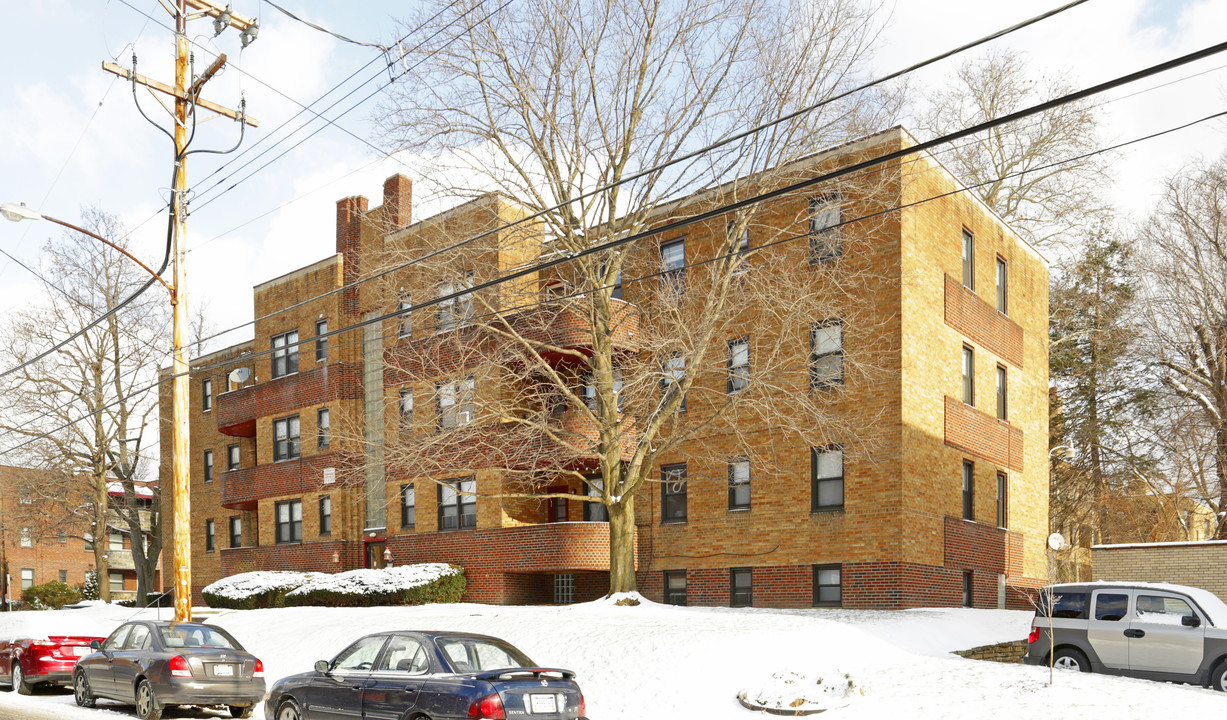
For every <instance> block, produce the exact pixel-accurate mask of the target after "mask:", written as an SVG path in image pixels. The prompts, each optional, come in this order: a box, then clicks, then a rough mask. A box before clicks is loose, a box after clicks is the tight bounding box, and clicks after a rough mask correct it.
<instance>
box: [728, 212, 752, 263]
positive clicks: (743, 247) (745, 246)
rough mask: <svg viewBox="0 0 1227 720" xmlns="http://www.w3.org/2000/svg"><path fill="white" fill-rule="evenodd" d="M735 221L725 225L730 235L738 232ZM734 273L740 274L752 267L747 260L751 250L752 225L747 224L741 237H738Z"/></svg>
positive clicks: (734, 257)
mask: <svg viewBox="0 0 1227 720" xmlns="http://www.w3.org/2000/svg"><path fill="white" fill-rule="evenodd" d="M735 225H736V224H735V223H729V224H728V225H727V226H726V227H725V232H726V233H727V234H728V235H730V236H731V235H733V233H735V232H737V228H736V226H735ZM733 252H734V256H733V274H734V275H740V274H741V273H744V272H745V271H747V270H749V269H750V264H749V263H748V262H746V255H747V254H748V253H749V252H750V226H749V225H746V227H745V229H743V230H742V231H741V237H739V238H737V246H736V248H734V250H733Z"/></svg>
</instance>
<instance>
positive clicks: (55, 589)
mask: <svg viewBox="0 0 1227 720" xmlns="http://www.w3.org/2000/svg"><path fill="white" fill-rule="evenodd" d="M21 595H22V600H24V601H25V602H27V603H29V604H30V607H32V608H34V609H35V610H46V609H48V608H50V609H52V610H59V609H60V608H62V607H64V606H65V605H70V604H72V603H75V602H77V601H78V600H80V599H81V588H79V587H75V586H73V585H69V584H68V583H62V582H60V581H59V580H52V581H51V582H49V583H43V584H42V585H31V586H30V587H28V588H26V589H25V590H24V591H23V592H22V594H21Z"/></svg>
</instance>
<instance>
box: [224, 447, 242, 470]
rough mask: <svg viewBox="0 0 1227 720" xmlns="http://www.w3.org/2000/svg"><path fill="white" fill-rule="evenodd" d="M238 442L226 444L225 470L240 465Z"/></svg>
mask: <svg viewBox="0 0 1227 720" xmlns="http://www.w3.org/2000/svg"><path fill="white" fill-rule="evenodd" d="M241 457H242V456H241V455H240V453H239V444H238V443H234V444H233V445H227V446H226V470H238V469H239V465H240V462H241V461H240V458H241Z"/></svg>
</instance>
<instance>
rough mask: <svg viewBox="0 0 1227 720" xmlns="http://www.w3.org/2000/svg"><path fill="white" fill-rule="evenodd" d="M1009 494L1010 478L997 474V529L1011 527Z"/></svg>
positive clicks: (1000, 473) (1003, 474)
mask: <svg viewBox="0 0 1227 720" xmlns="http://www.w3.org/2000/svg"><path fill="white" fill-rule="evenodd" d="M1009 493H1010V478H1009V476H1008V475H1006V474H1005V473H1003V472H999V473H997V527H999V528H1004V527H1009V510H1010V505H1009V496H1010V495H1009Z"/></svg>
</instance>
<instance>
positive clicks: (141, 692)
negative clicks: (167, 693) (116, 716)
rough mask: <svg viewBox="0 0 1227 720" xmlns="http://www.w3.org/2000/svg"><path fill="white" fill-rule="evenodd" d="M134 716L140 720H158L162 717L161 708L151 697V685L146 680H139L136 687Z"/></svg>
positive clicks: (156, 700)
mask: <svg viewBox="0 0 1227 720" xmlns="http://www.w3.org/2000/svg"><path fill="white" fill-rule="evenodd" d="M136 716H137V717H139V718H140V719H141V720H159V719H160V718H161V717H162V707H161V706H160V705H158V699H157V698H156V697H154V696H153V685H150V684H149V681H148V680H141V684H140V685H137V686H136Z"/></svg>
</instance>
